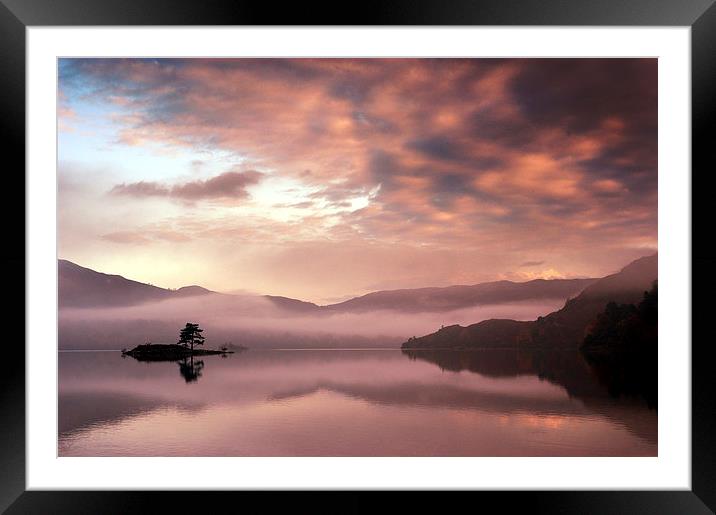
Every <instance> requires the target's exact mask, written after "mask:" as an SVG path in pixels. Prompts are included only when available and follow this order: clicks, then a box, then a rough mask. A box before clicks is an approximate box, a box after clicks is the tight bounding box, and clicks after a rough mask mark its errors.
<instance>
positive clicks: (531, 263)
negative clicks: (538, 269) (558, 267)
mask: <svg viewBox="0 0 716 515" xmlns="http://www.w3.org/2000/svg"><path fill="white" fill-rule="evenodd" d="M543 264H544V261H525V262H524V263H520V267H521V268H527V267H531V266H540V265H543Z"/></svg>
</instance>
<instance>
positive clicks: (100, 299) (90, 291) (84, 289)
mask: <svg viewBox="0 0 716 515" xmlns="http://www.w3.org/2000/svg"><path fill="white" fill-rule="evenodd" d="M57 269H58V302H59V306H60V307H61V308H62V307H74V308H79V307H94V308H98V307H119V306H131V305H135V304H144V303H147V302H156V301H160V300H165V299H172V298H179V297H194V296H198V295H206V294H209V293H214V292H212V291H210V290H207V289H206V288H202V287H200V286H185V287H184V288H179V289H178V290H169V289H165V288H159V287H157V286H152V285H151V284H145V283H140V282H138V281H132V280H130V279H125V278H124V277H122V276H121V275H109V274H103V273H101V272H95V271H94V270H91V269H89V268H85V267H83V266H79V265H76V264H75V263H72V262H71V261H67V260H64V259H60V260H58V263H57Z"/></svg>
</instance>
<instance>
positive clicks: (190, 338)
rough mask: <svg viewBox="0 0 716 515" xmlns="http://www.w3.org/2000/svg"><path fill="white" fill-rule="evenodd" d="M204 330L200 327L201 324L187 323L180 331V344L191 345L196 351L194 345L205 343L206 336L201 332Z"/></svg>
mask: <svg viewBox="0 0 716 515" xmlns="http://www.w3.org/2000/svg"><path fill="white" fill-rule="evenodd" d="M203 331H204V330H203V329H201V328H199V324H192V323H190V322H187V323H186V326H184V328H183V329H182V330H181V331H180V332H179V341H178V342H177V343H178V344H179V345H184V346H187V345H188V346H189V347H190V348H191V350H192V352H193V351H194V345H204V337H203V336H202V335H201V333H202V332H203Z"/></svg>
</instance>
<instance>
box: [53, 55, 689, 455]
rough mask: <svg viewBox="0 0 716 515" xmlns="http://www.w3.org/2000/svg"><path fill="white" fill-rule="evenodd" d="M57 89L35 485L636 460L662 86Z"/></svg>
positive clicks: (654, 283)
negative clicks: (53, 277)
mask: <svg viewBox="0 0 716 515" xmlns="http://www.w3.org/2000/svg"><path fill="white" fill-rule="evenodd" d="M56 64H57V69H56V74H57V97H56V109H57V111H56V123H57V212H56V214H57V221H56V224H57V225H56V230H57V281H58V282H57V322H56V323H57V343H56V345H57V346H56V349H55V348H54V347H53V346H52V345H54V342H51V344H48V345H46V347H47V350H46V352H48V353H49V354H50V355H53V353H55V352H56V353H57V373H58V383H57V415H58V417H57V456H58V457H60V458H63V457H94V456H108V457H129V456H140V457H142V456H143V457H176V456H179V457H194V456H197V457H204V456H215V457H268V456H276V457H299V456H302V457H312V456H317V457H318V456H325V457H366V456H371V457H568V456H569V457H602V456H608V457H659V439H658V432H659V431H658V425H659V424H658V421H659V414H658V397H659V396H658V393H659V392H658V387H657V386H658V379H659V378H658V321H659V317H658V279H659V276H658V261H659V254H658V178H659V176H658V163H659V141H658V125H659V124H658V114H659V113H658V111H659V110H658V100H659V98H658V97H659V95H658V92H659V84H658V83H659V80H658V72H659V59H657V58H655V57H608V58H596V57H579V58H572V57H569V58H567V57H559V58H558V57H554V58H541V57H524V58H522V57H509V58H504V57H501V58H498V57H495V58H490V57H479V58H472V57H457V58H453V57H439V58H436V57H431V58H427V57H410V58H389V57H330V58H329V57H315V58H304V57H281V58H275V57H236V58H229V57H221V58H218V57H211V56H207V57H186V58H180V57H151V56H149V57H147V56H143V57H121V58H120V57H106V58H105V57H89V58H88V57H58V58H57V59H56ZM49 115H50V117H52V116H53V111H52V110H50V111H49ZM671 171H672V172H674V171H675V170H671ZM662 193H663V192H662ZM667 218H668V217H667ZM662 243H663V245H664V249H665V250H664V256H666V253H667V252H666V249H669V245H668V242H667V241H666V240H663V241H662ZM49 259H50V261H51V264H52V266H54V261H52V259H53V257H52V255H51V254H50V255H49ZM664 277H668V275H665V276H664ZM665 281H666V279H665ZM663 286H664V288H667V286H668V285H667V284H666V282H664V284H663ZM665 291H666V292H667V295H666V297H665V298H667V300H668V299H669V295H668V289H667V290H665ZM48 295H52V293H48ZM53 309H54V308H53ZM665 309H666V312H667V313H668V312H669V309H668V306H667V308H665ZM663 335H666V336H664V337H665V338H666V341H668V334H667V333H666V332H664V333H663ZM672 343H673V344H677V343H679V344H680V343H681V342H672ZM683 344H684V345H685V346H687V343H683ZM43 352H44V351H43ZM662 393H663V392H662ZM53 398H54V394H53ZM662 400H663V397H662ZM662 408H663V409H665V410H666V411H665V413H667V414H668V409H666V408H665V407H664V405H663V406H662ZM662 437H663V434H662ZM662 446H663V442H662Z"/></svg>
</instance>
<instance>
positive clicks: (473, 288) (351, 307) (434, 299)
mask: <svg viewBox="0 0 716 515" xmlns="http://www.w3.org/2000/svg"><path fill="white" fill-rule="evenodd" d="M594 281H596V279H552V280H545V279H535V280H533V281H528V282H523V283H515V282H512V281H496V282H488V283H480V284H475V285H470V286H447V287H443V288H416V289H403V290H386V291H377V292H373V293H369V294H367V295H363V296H362V297H355V298H353V299H350V300H347V301H344V302H340V303H338V304H332V305H329V306H326V307H325V309H326V310H328V311H331V312H351V313H361V312H366V311H378V310H394V311H401V312H407V313H420V312H433V313H434V312H440V311H453V310H456V309H462V308H467V307H471V306H479V305H486V304H506V303H510V302H520V301H532V300H544V299H560V300H562V299H566V298H569V297H572V296H574V295H576V294H578V293H579V292H581V291H582V290H583V289H584V288H585V287H587V286H589V285H590V284H592V283H594Z"/></svg>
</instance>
